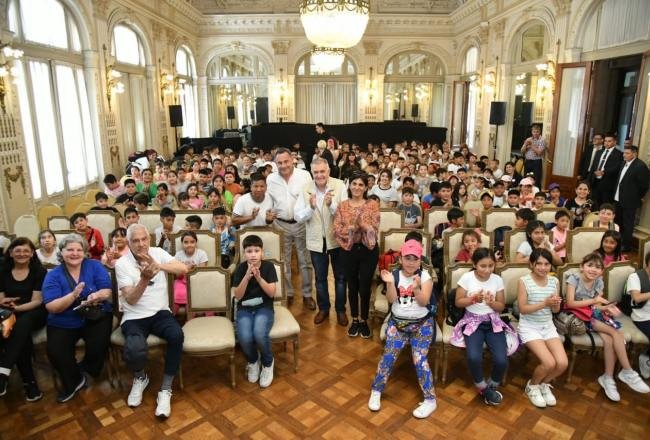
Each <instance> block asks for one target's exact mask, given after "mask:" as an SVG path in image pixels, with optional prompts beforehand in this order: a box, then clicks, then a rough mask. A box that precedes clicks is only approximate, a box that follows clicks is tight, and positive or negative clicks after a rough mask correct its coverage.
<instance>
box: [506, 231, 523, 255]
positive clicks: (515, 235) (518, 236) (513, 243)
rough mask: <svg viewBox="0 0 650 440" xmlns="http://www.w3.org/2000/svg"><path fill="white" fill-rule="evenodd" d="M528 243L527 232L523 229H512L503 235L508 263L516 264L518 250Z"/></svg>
mask: <svg viewBox="0 0 650 440" xmlns="http://www.w3.org/2000/svg"><path fill="white" fill-rule="evenodd" d="M524 241H526V230H525V229H522V228H518V229H512V230H510V231H506V232H505V233H504V234H503V252H504V254H505V258H506V261H508V262H511V263H512V262H514V261H515V259H516V257H517V248H518V247H519V245H520V244H522V243H523V242H524Z"/></svg>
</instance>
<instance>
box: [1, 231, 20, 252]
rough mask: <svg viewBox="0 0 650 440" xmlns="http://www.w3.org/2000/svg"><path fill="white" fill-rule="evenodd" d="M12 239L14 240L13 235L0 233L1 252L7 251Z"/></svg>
mask: <svg viewBox="0 0 650 440" xmlns="http://www.w3.org/2000/svg"><path fill="white" fill-rule="evenodd" d="M14 238H16V236H15V235H14V234H10V233H8V232H7V231H0V249H2V252H4V251H5V250H7V248H8V247H9V245H10V244H11V242H12V240H13V239H14Z"/></svg>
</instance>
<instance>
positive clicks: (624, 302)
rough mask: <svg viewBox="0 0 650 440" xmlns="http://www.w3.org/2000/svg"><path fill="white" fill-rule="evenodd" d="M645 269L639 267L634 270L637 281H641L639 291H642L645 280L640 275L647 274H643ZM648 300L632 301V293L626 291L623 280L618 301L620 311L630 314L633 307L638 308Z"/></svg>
mask: <svg viewBox="0 0 650 440" xmlns="http://www.w3.org/2000/svg"><path fill="white" fill-rule="evenodd" d="M641 272H645V270H643V269H641V270H638V271H636V274H637V276H638V277H639V281H641V284H642V285H641V291H642V292H643V291H644V290H643V287H644V286H643V281H645V280H644V279H643V278H641V277H645V276H647V275H644V273H641ZM649 281H650V280H649ZM647 302H648V301H641V302H640V303H637V302H634V300H633V299H632V295H630V294H629V293H628V291H627V281H626V282H625V286H623V294H622V295H621V300H620V301H619V303H618V304H617V305H618V308H619V309H621V312H623V313H624V314H626V315H627V316H630V315H631V314H632V310H633V309H640V308H642V307H644V306H645V305H646V303H647Z"/></svg>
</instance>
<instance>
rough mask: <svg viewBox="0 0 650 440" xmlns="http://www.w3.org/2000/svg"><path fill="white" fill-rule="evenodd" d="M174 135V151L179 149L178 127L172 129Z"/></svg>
mask: <svg viewBox="0 0 650 440" xmlns="http://www.w3.org/2000/svg"><path fill="white" fill-rule="evenodd" d="M174 135H175V136H176V151H179V150H180V149H181V138H180V137H179V136H178V127H174Z"/></svg>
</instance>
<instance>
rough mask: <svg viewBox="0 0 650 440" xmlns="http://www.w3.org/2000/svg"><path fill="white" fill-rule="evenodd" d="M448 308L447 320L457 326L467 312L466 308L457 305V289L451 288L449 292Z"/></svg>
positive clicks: (449, 323) (451, 324)
mask: <svg viewBox="0 0 650 440" xmlns="http://www.w3.org/2000/svg"><path fill="white" fill-rule="evenodd" d="M446 309H447V318H445V322H446V323H447V324H448V325H450V326H452V327H455V326H456V324H458V322H459V321H460V320H461V319H462V318H463V315H464V314H465V309H461V308H458V307H456V289H449V292H447V303H446Z"/></svg>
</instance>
